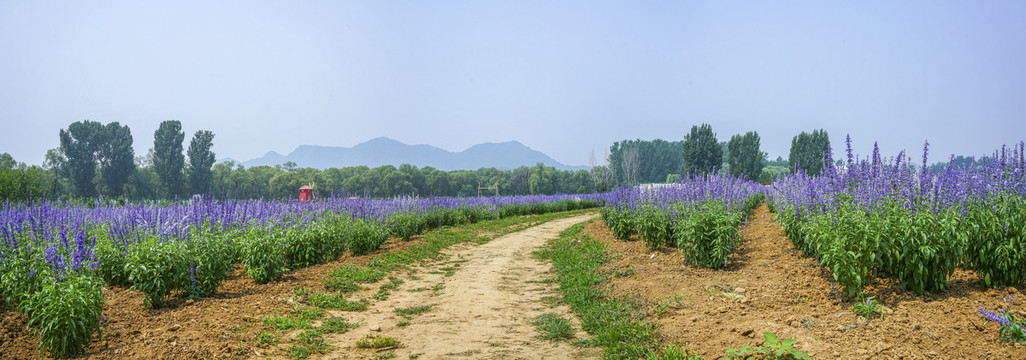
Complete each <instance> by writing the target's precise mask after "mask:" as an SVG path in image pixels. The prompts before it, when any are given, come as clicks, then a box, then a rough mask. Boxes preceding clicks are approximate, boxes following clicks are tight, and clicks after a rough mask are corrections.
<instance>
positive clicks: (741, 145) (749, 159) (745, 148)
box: [727, 131, 766, 181]
mask: <svg viewBox="0 0 1026 360" xmlns="http://www.w3.org/2000/svg"><path fill="white" fill-rule="evenodd" d="M727 148H728V149H729V150H728V152H727V154H728V155H727V163H728V164H729V165H730V175H733V176H736V177H744V179H745V180H750V181H756V180H758V179H759V177H760V176H761V175H762V161H763V159H764V158H765V157H766V153H764V152H762V150H760V149H759V133H757V132H755V131H749V132H747V133H745V134H744V135H734V136H731V137H730V141H729V142H727Z"/></svg>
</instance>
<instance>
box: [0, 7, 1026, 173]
mask: <svg viewBox="0 0 1026 360" xmlns="http://www.w3.org/2000/svg"><path fill="white" fill-rule="evenodd" d="M0 54H2V55H0V129H2V130H0V152H9V153H11V154H12V155H13V156H14V157H15V159H16V160H18V161H24V162H28V163H30V164H40V163H42V160H43V155H44V154H45V152H46V149H48V148H55V147H57V146H58V138H57V133H58V130H59V129H61V128H66V127H67V126H68V124H70V123H72V122H75V121H79V120H85V119H89V120H93V121H99V122H103V123H107V122H111V121H118V122H121V123H122V124H127V125H129V126H130V127H131V129H132V134H133V135H134V137H135V149H136V154H137V155H139V154H144V153H145V152H146V150H147V149H148V148H150V147H152V143H153V131H154V130H155V129H156V127H157V125H158V124H159V123H160V121H162V120H167V119H176V120H181V121H182V123H183V127H184V129H185V131H186V142H187V141H188V139H189V138H191V136H192V133H193V132H195V131H196V130H199V129H205V130H212V131H214V133H215V134H216V138H215V147H214V150H215V152H216V153H217V155H218V157H219V158H224V157H231V158H234V159H237V160H248V159H251V158H254V157H258V156H261V155H263V154H264V153H265V152H267V151H270V150H274V151H278V152H280V153H283V154H287V153H289V152H291V151H292V150H293V149H294V148H295V147H296V146H298V145H301V144H314V145H327V146H352V145H355V144H357V143H360V142H363V141H366V140H369V139H371V138H375V137H378V136H388V137H391V138H394V139H396V140H399V141H402V142H406V143H410V144H431V145H435V146H438V147H441V148H443V149H446V150H451V151H460V150H463V149H465V148H467V147H469V146H471V145H474V144H477V143H481V142H489V141H490V142H501V141H508V140H518V141H520V142H522V143H524V144H526V145H527V146H530V147H532V148H535V149H537V150H540V151H542V152H545V153H547V154H549V155H550V156H553V157H554V158H555V159H556V160H559V161H561V162H564V163H568V164H573V165H584V164H587V163H588V160H589V154H590V153H591V151H592V150H594V151H595V153H596V154H597V156H598V157H601V156H602V154H603V152H604V150H605V149H607V148H608V147H609V145H611V144H612V142H614V141H618V140H622V139H627V138H630V139H634V138H641V139H653V138H662V139H666V140H679V139H682V138H683V136H684V134H685V133H686V132H687V131H688V129H690V127H691V126H692V125H696V124H701V123H710V124H712V126H713V130H714V131H715V132H716V133H717V135H718V137H719V139H720V140H721V141H725V140H727V139H729V137H730V136H731V135H733V134H737V133H743V132H746V131H750V130H755V131H758V132H759V134H760V135H761V136H762V145H763V150H764V151H767V152H769V153H770V155H771V157H776V156H777V155H780V156H784V157H785V158H786V157H787V151H788V148H789V146H790V140H791V138H792V137H793V136H794V135H795V134H797V133H798V132H800V131H803V130H804V131H811V130H813V129H818V128H823V129H826V130H827V131H828V132H829V133H830V135H831V140H832V141H833V143H834V145H835V149H837V151H838V152H839V151H840V147H841V146H843V140H844V134H846V133H851V135H852V137H853V138H854V140H855V145H856V151H857V152H859V153H861V154H867V153H869V151H870V149H871V148H872V143H873V141H879V142H880V144H881V149H882V150H883V151H884V153H885V154H886V155H894V154H896V153H897V152H898V151H899V150H901V149H907V150H908V151H909V152H911V153H912V154H913V156H912V157H913V159H919V157H920V156H921V155H920V154H921V150H920V149H921V147H922V143H923V140H924V139H929V140H930V143H931V144H932V148H933V149H934V150H935V151H933V152H932V154H933V156H932V157H931V161H932V160H940V159H941V158H946V157H947V155H949V154H951V153H958V154H983V153H989V152H990V151H992V150H993V149H995V148H997V147H999V146H1000V145H1001V144H1003V143H1007V144H1011V143H1013V142H1018V141H1019V140H1022V139H1023V138H1026V136H1024V133H1026V132H1024V130H1026V2H1023V1H955V2H950V1H898V2H895V1H882V2H872V1H870V2H845V3H839V2H825V1H797V2H792V1H785V2H777V1H773V2H770V1H743V2H728V1H708V2H684V1H668V2H639V1H624V2H606V1H520V0H518V1H508V2H506V1H466V2H450V1H325V2H310V1H281V2H267V1H238V2H228V1H199V2H191V1H173V2H140V1H125V2H115V1H104V2H84V1H82V2H71V1H6V0H0ZM186 146H188V144H186ZM916 161H918V160H916Z"/></svg>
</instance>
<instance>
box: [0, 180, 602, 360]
mask: <svg viewBox="0 0 1026 360" xmlns="http://www.w3.org/2000/svg"><path fill="white" fill-rule="evenodd" d="M603 201H604V198H603V196H601V195H578V196H563V195H554V196H522V197H495V198H423V199H418V198H401V199H395V200H372V199H360V198H343V197H333V198H328V199H323V200H322V201H318V202H314V203H306V204H299V203H294V202H293V203H283V202H267V201H230V200H220V201H213V200H200V201H195V202H193V203H191V204H188V205H184V204H183V205H175V206H149V205H126V206H119V207H97V208H87V207H81V206H70V205H68V204H65V203H61V202H59V201H58V202H43V203H40V204H36V205H32V204H29V205H12V204H10V203H8V204H5V205H4V207H3V208H2V209H0V295H2V297H3V299H4V300H5V301H6V303H7V304H10V305H11V306H13V307H14V308H16V309H17V310H18V311H19V312H21V313H22V314H24V315H25V316H26V317H27V318H28V319H29V324H28V325H29V327H30V329H32V330H33V331H37V332H38V333H39V335H40V349H41V350H43V349H45V350H48V351H49V352H50V354H51V355H53V356H56V357H64V356H70V355H74V354H77V353H80V352H81V351H82V350H83V349H84V347H85V346H86V345H87V344H88V343H89V340H90V338H91V337H92V334H93V332H94V331H98V330H99V320H100V318H101V315H102V314H101V311H102V308H103V297H102V292H101V290H102V287H104V286H106V285H124V286H132V287H133V288H135V289H138V290H140V291H141V292H142V293H143V294H144V295H145V300H144V304H145V305H146V306H149V307H160V306H161V305H162V303H163V302H164V301H165V300H166V299H167V298H168V297H169V296H171V295H173V294H181V295H182V296H185V297H190V298H202V297H206V296H209V295H211V294H212V293H214V292H215V291H216V290H217V288H218V286H219V285H220V284H221V282H222V281H223V280H224V279H225V278H226V276H227V274H228V272H229V270H230V269H231V267H232V266H233V265H234V264H236V263H241V264H242V265H244V266H245V268H246V273H247V275H248V276H249V277H251V278H252V279H253V280H254V281H255V282H258V283H264V282H268V281H271V280H273V279H274V278H275V277H277V276H278V275H280V274H282V273H283V272H285V271H287V270H289V269H297V268H301V267H305V266H310V265H313V264H317V263H322V262H325V261H330V260H332V259H335V258H338V257H339V256H341V255H342V254H343V253H345V252H350V253H353V254H362V253H367V252H370V251H373V250H375V249H377V248H378V247H379V246H380V244H381V243H382V242H384V240H385V239H386V238H387V236H388V235H393V236H396V237H399V238H405V239H409V238H410V237H411V236H413V235H416V234H418V233H421V232H423V231H425V230H428V229H431V228H435V227H440V226H452V225H458V224H463V223H467V222H475V221H479V220H484V219H494V218H501V217H508V216H517V215H527V214H540V213H546V212H553V211H565V210H574V209H580V208H586V207H593V206H598V205H599V204H601V203H602V202H603Z"/></svg>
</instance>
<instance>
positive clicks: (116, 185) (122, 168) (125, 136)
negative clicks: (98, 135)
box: [97, 121, 135, 196]
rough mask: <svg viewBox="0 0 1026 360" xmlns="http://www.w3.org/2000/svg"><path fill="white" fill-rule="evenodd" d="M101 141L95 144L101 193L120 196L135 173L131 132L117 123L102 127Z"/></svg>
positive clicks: (125, 126)
mask: <svg viewBox="0 0 1026 360" xmlns="http://www.w3.org/2000/svg"><path fill="white" fill-rule="evenodd" d="M103 135H104V136H103V141H102V142H100V143H98V144H97V148H98V150H99V156H98V157H97V160H98V161H99V163H100V179H101V180H102V188H103V193H105V194H108V195H110V196H121V195H124V192H125V184H126V183H128V179H129V177H130V176H131V175H132V173H133V172H135V150H133V149H132V130H131V129H129V128H128V125H124V126H122V125H121V124H119V123H118V122H117V121H115V122H112V123H109V124H107V125H106V126H104V134H103Z"/></svg>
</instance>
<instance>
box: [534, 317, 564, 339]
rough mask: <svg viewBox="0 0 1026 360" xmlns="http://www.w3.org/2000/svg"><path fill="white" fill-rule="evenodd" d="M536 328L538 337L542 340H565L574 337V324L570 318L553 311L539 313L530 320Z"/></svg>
mask: <svg viewBox="0 0 1026 360" xmlns="http://www.w3.org/2000/svg"><path fill="white" fill-rule="evenodd" d="M531 325H534V327H535V329H537V330H538V333H539V335H538V337H539V338H541V339H544V340H567V339H573V338H574V326H573V325H572V324H570V320H567V319H566V318H564V317H562V316H559V314H555V313H546V314H541V315H538V316H537V317H535V318H534V319H533V320H531Z"/></svg>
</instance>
